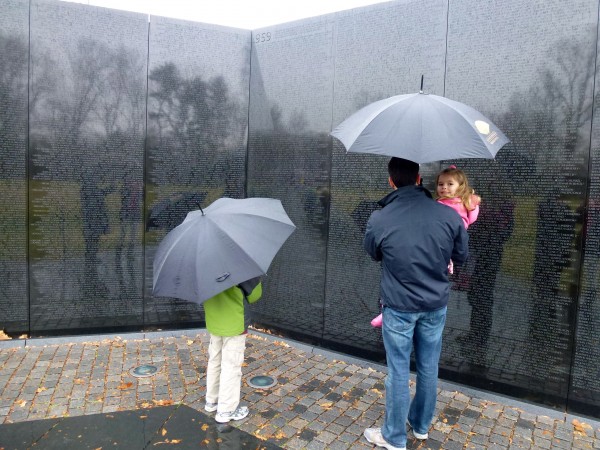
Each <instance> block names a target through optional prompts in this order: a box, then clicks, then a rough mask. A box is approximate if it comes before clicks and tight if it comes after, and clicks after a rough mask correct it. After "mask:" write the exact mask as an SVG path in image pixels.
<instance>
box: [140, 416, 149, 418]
mask: <svg viewBox="0 0 600 450" xmlns="http://www.w3.org/2000/svg"><path fill="white" fill-rule="evenodd" d="M147 418H148V416H140V419H147Z"/></svg>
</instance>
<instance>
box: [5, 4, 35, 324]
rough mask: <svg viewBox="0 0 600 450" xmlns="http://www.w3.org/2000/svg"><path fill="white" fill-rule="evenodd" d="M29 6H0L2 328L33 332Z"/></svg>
mask: <svg viewBox="0 0 600 450" xmlns="http://www.w3.org/2000/svg"><path fill="white" fill-rule="evenodd" d="M28 59H29V2H28V1H27V0H7V1H4V2H2V5H0V316H1V317H2V320H0V329H4V330H5V331H6V332H8V333H17V334H20V333H23V332H26V331H28V327H29V323H28V319H29V310H28V307H29V299H28V292H27V70H28Z"/></svg>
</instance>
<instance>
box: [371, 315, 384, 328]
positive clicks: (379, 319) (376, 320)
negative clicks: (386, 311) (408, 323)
mask: <svg viewBox="0 0 600 450" xmlns="http://www.w3.org/2000/svg"><path fill="white" fill-rule="evenodd" d="M371 325H372V326H374V327H375V328H381V327H382V325H383V314H379V315H378V316H377V317H375V318H374V319H373V320H371Z"/></svg>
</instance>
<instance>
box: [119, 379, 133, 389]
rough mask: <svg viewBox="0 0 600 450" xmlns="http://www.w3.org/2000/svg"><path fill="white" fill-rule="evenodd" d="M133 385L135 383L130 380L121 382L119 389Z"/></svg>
mask: <svg viewBox="0 0 600 450" xmlns="http://www.w3.org/2000/svg"><path fill="white" fill-rule="evenodd" d="M131 386H133V383H132V382H131V381H130V382H128V383H123V384H120V385H119V386H118V387H117V389H120V390H124V389H129V388H130V387H131Z"/></svg>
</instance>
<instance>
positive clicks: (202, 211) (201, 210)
mask: <svg viewBox="0 0 600 450" xmlns="http://www.w3.org/2000/svg"><path fill="white" fill-rule="evenodd" d="M196 205H198V208H200V212H201V213H202V215H204V210H203V209H202V206H200V203H198V202H196Z"/></svg>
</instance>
